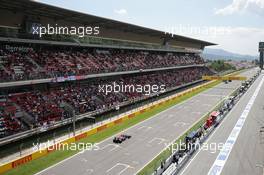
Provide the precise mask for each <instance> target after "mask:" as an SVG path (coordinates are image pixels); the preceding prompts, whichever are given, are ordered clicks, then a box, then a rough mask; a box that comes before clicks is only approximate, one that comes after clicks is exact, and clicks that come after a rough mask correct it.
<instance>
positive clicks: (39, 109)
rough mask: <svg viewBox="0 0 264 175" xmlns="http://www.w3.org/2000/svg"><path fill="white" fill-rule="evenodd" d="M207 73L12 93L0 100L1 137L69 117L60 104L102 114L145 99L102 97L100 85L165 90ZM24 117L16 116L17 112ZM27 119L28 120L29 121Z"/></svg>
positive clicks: (199, 69) (169, 73) (187, 72)
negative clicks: (25, 126) (152, 87)
mask: <svg viewBox="0 0 264 175" xmlns="http://www.w3.org/2000/svg"><path fill="white" fill-rule="evenodd" d="M208 74H210V70H209V69H208V68H206V67H196V68H183V69H170V70H166V71H159V72H149V73H144V74H131V75H129V76H128V75H124V76H118V77H114V79H97V80H87V81H85V82H82V83H81V84H80V83H75V84H72V83H71V84H63V85H60V86H56V87H53V88H50V89H48V90H44V91H43V90H42V91H41V90H34V91H27V92H23V93H11V94H8V96H5V97H0V101H3V102H2V103H0V109H1V110H0V132H1V133H2V134H0V136H1V135H2V136H4V135H9V134H13V133H16V132H19V131H21V130H23V129H24V127H23V123H31V124H32V126H31V127H40V126H43V125H48V124H51V123H54V122H57V121H61V120H63V119H65V118H67V117H68V115H67V113H66V112H65V111H64V110H63V109H62V108H61V103H62V102H66V103H68V104H70V105H72V106H73V107H74V108H75V110H76V113H77V115H78V114H84V113H88V112H95V111H96V112H102V111H105V110H108V109H111V108H113V109H114V108H115V107H116V106H120V105H121V104H122V103H124V102H126V103H133V102H135V101H137V100H140V99H141V98H143V97H144V98H148V97H149V96H146V95H145V94H144V93H139V92H126V93H123V92H112V93H109V94H107V95H106V94H105V93H102V92H100V91H99V89H98V86H99V85H100V84H112V83H113V82H117V83H123V84H141V85H143V86H144V85H158V86H160V85H165V87H166V91H168V90H170V89H172V88H175V87H178V86H180V85H183V84H186V83H190V82H193V81H196V80H199V79H201V77H202V75H208ZM18 110H19V111H23V112H24V113H26V114H27V118H25V117H16V116H17V115H16V113H17V111H18ZM29 118H31V119H30V120H29Z"/></svg>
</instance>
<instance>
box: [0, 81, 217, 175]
mask: <svg viewBox="0 0 264 175" xmlns="http://www.w3.org/2000/svg"><path fill="white" fill-rule="evenodd" d="M214 82H215V81H210V82H207V83H204V84H202V85H199V86H196V87H193V88H190V89H187V90H185V91H183V92H180V93H177V94H174V95H172V96H169V97H165V98H163V99H160V100H158V101H156V102H153V103H150V104H147V105H145V106H142V107H139V108H138V109H136V110H133V111H134V112H132V113H131V114H127V115H125V116H121V117H120V118H118V119H116V120H114V121H111V122H108V123H105V124H102V125H101V126H98V127H95V128H93V129H90V130H88V131H85V132H83V133H81V134H79V135H76V136H75V137H71V138H69V139H65V140H63V141H61V142H58V143H56V144H54V145H52V146H50V147H48V148H45V149H43V150H39V151H35V152H33V153H32V154H29V155H26V156H23V157H21V158H18V159H15V160H13V161H10V162H8V163H5V164H3V165H0V174H3V173H5V172H7V171H9V170H11V169H14V168H16V167H18V166H20V165H24V164H26V163H28V162H31V161H32V160H36V159H38V158H40V157H44V156H46V155H48V154H49V153H51V152H54V151H56V148H58V147H57V146H62V145H63V144H70V143H73V142H77V141H80V140H82V139H84V138H87V137H89V136H91V135H93V134H96V133H99V132H101V131H103V130H105V129H107V128H111V127H113V126H115V125H118V124H121V123H123V122H125V121H126V120H129V119H131V118H134V117H136V116H138V115H140V114H143V113H145V112H147V111H149V110H151V109H154V108H157V107H159V106H161V105H163V104H165V103H167V102H169V101H171V100H176V99H177V98H180V97H182V96H185V95H188V94H190V93H191V92H194V91H196V90H199V89H201V88H203V87H206V86H209V85H211V84H213V83H214Z"/></svg>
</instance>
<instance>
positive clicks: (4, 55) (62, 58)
mask: <svg viewBox="0 0 264 175" xmlns="http://www.w3.org/2000/svg"><path fill="white" fill-rule="evenodd" d="M203 63H204V61H203V59H202V58H201V57H200V56H199V55H196V54H184V53H165V52H154V51H148V52H146V51H135V50H134V51H131V50H120V49H119V50H117V49H108V50H98V49H87V50H81V51H80V50H78V51H77V50H72V49H68V50H66V49H64V50H59V49H56V50H54V49H53V50H51V49H46V50H45V49H39V50H33V49H27V50H23V51H16V50H15V51H14V50H7V49H4V48H2V49H1V48H0V81H19V80H32V79H41V78H55V77H63V76H72V75H75V76H80V75H89V74H95V73H96V74H98V73H108V72H119V71H132V70H142V69H153V68H162V67H173V66H184V65H197V64H203Z"/></svg>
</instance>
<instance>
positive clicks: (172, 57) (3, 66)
mask: <svg viewBox="0 0 264 175" xmlns="http://www.w3.org/2000/svg"><path fill="white" fill-rule="evenodd" d="M0 4H1V11H0V13H1V15H0V16H1V17H0V18H1V20H0V21H1V26H0V36H1V37H0V42H1V46H0V75H1V76H0V80H1V83H0V87H1V89H2V90H1V99H0V101H1V103H0V106H1V119H0V120H1V125H0V126H1V133H0V137H2V138H5V137H6V136H9V135H13V134H17V133H21V132H22V133H23V132H25V131H28V130H31V129H34V128H38V127H43V126H45V128H47V127H49V126H50V125H54V124H55V123H56V122H61V121H63V120H65V119H67V118H68V117H69V115H68V114H67V112H66V111H64V110H63V109H62V108H61V107H60V103H62V102H66V103H69V104H70V105H72V106H74V108H75V109H76V111H77V114H78V115H79V114H87V115H89V116H92V115H93V114H98V113H102V112H105V111H109V110H110V109H112V108H115V106H122V104H126V105H127V104H130V103H131V104H132V103H135V102H136V101H140V100H142V99H143V98H144V99H145V98H148V97H149V95H147V96H146V95H144V94H140V93H110V94H108V95H105V94H102V93H100V92H98V85H99V84H102V83H104V84H107V83H108V84H111V83H113V82H114V81H116V82H125V83H127V84H129V83H139V84H141V85H144V84H157V83H161V84H162V83H163V84H164V85H166V91H169V90H170V89H175V88H176V87H179V86H181V85H184V84H186V83H190V82H196V81H197V80H199V79H201V77H202V75H205V74H210V70H209V69H208V68H206V67H205V62H204V60H203V59H202V58H201V56H200V53H201V51H202V50H203V48H204V47H205V46H208V45H213V44H212V43H209V42H205V41H200V40H195V39H191V38H187V37H182V36H177V35H176V36H174V37H172V36H170V35H169V34H166V33H164V32H162V31H157V30H153V29H148V28H144V27H140V26H136V25H132V24H126V23H123V22H118V21H113V20H110V19H105V18H101V17H97V16H92V15H88V14H82V13H79V12H75V11H70V10H66V9H61V8H58V7H53V6H50V5H46V4H42V3H38V2H33V1H26V0H23V1H18V2H15V1H13V2H7V1H4V0H1V1H0ZM28 9H31V10H30V11H29V10H28ZM7 16H8V18H7ZM7 19H8V20H7ZM9 19H12V20H9ZM77 21H78V22H77ZM54 23H56V24H58V25H64V26H80V25H88V24H90V25H98V26H99V27H100V34H99V36H85V37H82V38H78V37H76V36H69V35H51V36H44V37H42V38H40V37H38V36H36V35H34V34H32V31H31V29H32V26H34V25H36V24H37V25H47V24H54ZM164 69H165V70H164ZM105 77H106V78H105ZM47 109H49V110H47Z"/></svg>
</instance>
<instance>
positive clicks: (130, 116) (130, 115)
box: [128, 113, 136, 118]
mask: <svg viewBox="0 0 264 175" xmlns="http://www.w3.org/2000/svg"><path fill="white" fill-rule="evenodd" d="M135 116H136V115H135V113H133V114H129V115H128V118H133V117H135Z"/></svg>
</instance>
